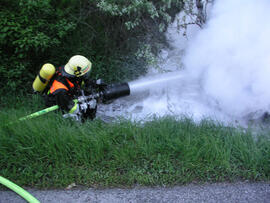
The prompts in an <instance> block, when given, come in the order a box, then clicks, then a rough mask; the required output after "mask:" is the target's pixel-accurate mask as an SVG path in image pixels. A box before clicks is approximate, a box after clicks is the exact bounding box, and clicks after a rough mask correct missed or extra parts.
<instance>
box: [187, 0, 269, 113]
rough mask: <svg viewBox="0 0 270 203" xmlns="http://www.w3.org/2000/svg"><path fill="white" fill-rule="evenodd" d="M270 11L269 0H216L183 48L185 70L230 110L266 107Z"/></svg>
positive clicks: (223, 106)
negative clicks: (203, 26)
mask: <svg viewBox="0 0 270 203" xmlns="http://www.w3.org/2000/svg"><path fill="white" fill-rule="evenodd" d="M269 10H270V1H269V0H257V1H254V0H226V1H222V0H217V1H216V3H215V5H214V7H213V10H212V12H211V15H210V20H209V21H208V23H207V24H206V26H205V28H204V29H202V30H201V31H200V32H199V33H198V34H197V36H196V37H195V38H194V39H193V40H192V41H191V42H190V44H189V47H188V49H187V50H186V54H185V57H184V64H185V67H186V70H187V72H188V73H189V74H190V76H191V77H193V78H196V80H199V81H200V82H201V85H202V89H203V91H204V93H205V94H206V95H207V97H210V98H212V99H214V100H215V101H216V102H217V104H218V105H219V107H220V108H221V109H222V111H224V112H225V113H227V114H228V115H232V116H242V115H245V114H247V113H249V112H252V111H257V110H261V109H263V110H268V109H269V104H270V89H269V87H270V78H269V77H270V21H269V19H270V13H269Z"/></svg>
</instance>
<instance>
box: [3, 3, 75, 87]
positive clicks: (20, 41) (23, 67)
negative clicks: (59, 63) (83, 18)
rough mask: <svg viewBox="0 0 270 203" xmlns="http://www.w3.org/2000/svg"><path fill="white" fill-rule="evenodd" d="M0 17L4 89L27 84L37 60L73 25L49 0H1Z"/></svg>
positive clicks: (48, 53) (45, 55) (56, 43)
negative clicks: (2, 2) (3, 0)
mask: <svg viewBox="0 0 270 203" xmlns="http://www.w3.org/2000/svg"><path fill="white" fill-rule="evenodd" d="M0 18H1V22H0V30H1V32H0V33H1V34H0V47H1V50H0V54H1V62H2V63H1V64H0V74H1V76H2V80H1V82H0V85H1V86H2V87H3V88H4V90H5V91H7V90H9V91H14V90H16V89H17V88H24V87H25V86H27V84H28V83H29V78H33V77H34V75H35V74H36V69H37V66H39V65H40V60H41V59H42V58H44V57H50V50H51V49H55V48H57V47H59V46H61V45H62V41H63V40H64V39H65V38H66V36H67V35H68V34H69V33H70V32H71V31H72V30H74V28H75V24H74V23H73V22H72V21H68V20H67V19H65V17H64V12H63V11H60V10H56V9H54V8H53V7H52V6H51V5H50V1H49V0H35V1H28V0H18V1H5V2H4V5H3V6H2V8H1V11H0ZM31 82H32V81H31ZM2 90H3V89H2Z"/></svg>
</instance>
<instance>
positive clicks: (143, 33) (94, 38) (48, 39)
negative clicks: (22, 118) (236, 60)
mask: <svg viewBox="0 0 270 203" xmlns="http://www.w3.org/2000/svg"><path fill="white" fill-rule="evenodd" d="M2 2H3V3H2V7H1V10H0V17H1V22H0V31H1V32H0V47H1V49H0V54H1V56H0V57H1V58H0V59H1V61H2V63H1V64H0V74H1V76H2V80H1V81H0V85H1V86H2V87H3V88H2V89H1V91H2V92H6V91H7V90H8V91H9V92H18V90H21V91H23V92H25V91H28V92H30V91H31V90H32V88H31V84H32V82H33V80H34V78H35V75H36V74H37V73H38V71H39V69H40V67H41V66H42V65H43V64H44V63H48V62H49V63H53V64H54V65H56V66H60V65H64V64H65V63H66V62H67V60H68V59H69V58H70V57H71V56H72V55H75V54H81V55H84V56H86V57H88V58H89V59H90V60H91V61H92V62H93V65H94V66H93V67H94V68H93V69H94V71H93V74H92V76H93V77H95V78H97V77H102V78H104V79H105V80H107V81H118V80H130V79H135V78H136V77H138V75H140V74H143V73H145V72H146V71H147V69H146V65H147V63H148V62H152V61H153V60H152V59H153V53H157V51H158V50H159V48H160V46H161V44H162V43H164V41H165V35H164V31H165V29H166V26H167V25H168V23H170V22H171V21H172V20H173V18H174V16H175V14H176V13H178V12H179V11H180V10H181V8H182V0H171V1H167V0H152V1H148V0H136V1H134V0H125V1H123V0H122V1H119V0H117V1H116V0H102V1H100V0H93V1H89V0H80V1H75V0H72V1H66V0H55V1H51V0H17V1H7V0H2ZM138 42H139V43H138ZM153 42H155V43H153ZM149 44H154V46H149ZM119 76H120V77H119Z"/></svg>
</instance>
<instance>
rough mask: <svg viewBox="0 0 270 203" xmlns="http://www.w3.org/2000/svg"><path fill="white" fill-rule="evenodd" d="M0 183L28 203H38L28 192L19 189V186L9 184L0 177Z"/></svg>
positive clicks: (8, 181) (9, 182)
mask: <svg viewBox="0 0 270 203" xmlns="http://www.w3.org/2000/svg"><path fill="white" fill-rule="evenodd" d="M0 183H1V184H3V185H4V186H6V187H8V188H9V189H11V190H12V191H14V192H16V193H17V194H18V195H20V196H21V197H22V198H24V199H25V200H26V201H28V202H30V203H39V201H38V200H37V199H36V198H35V197H33V196H32V195H31V194H30V193H29V192H27V191H26V190H24V189H23V188H21V187H20V186H18V185H16V184H15V183H13V182H11V181H10V180H8V179H6V178H4V177H2V176H0Z"/></svg>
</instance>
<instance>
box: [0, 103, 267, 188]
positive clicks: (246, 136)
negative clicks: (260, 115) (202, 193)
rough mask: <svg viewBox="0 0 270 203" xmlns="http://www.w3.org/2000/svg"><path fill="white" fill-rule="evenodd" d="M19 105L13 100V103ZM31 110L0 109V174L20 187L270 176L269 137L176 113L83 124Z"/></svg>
mask: <svg viewBox="0 0 270 203" xmlns="http://www.w3.org/2000/svg"><path fill="white" fill-rule="evenodd" d="M19 106H20V105H19ZM34 110H35V109H22V108H20V107H18V109H16V110H15V109H9V110H7V111H1V112H0V121H1V128H0V157H1V159H0V175H2V176H3V177H6V178H8V179H10V180H12V181H15V182H16V183H17V184H19V185H21V186H34V187H40V188H56V187H66V186H67V185H69V184H71V183H73V182H74V183H76V184H79V185H85V186H105V187H113V186H131V185H134V184H140V185H175V184H185V183H190V182H205V181H208V182H216V181H235V180H239V179H240V180H246V179H248V180H269V179H270V136H269V134H267V135H258V136H257V138H256V140H255V139H254V138H253V137H252V135H251V133H249V132H245V133H244V132H243V131H241V130H239V129H234V128H229V127H224V126H221V125H217V124H214V123H213V122H211V121H203V122H202V123H200V124H195V123H194V122H193V121H192V120H190V119H186V118H183V119H182V120H180V121H177V120H176V119H174V118H164V119H157V120H154V121H152V122H147V123H144V124H143V125H142V124H140V123H132V122H130V121H119V122H117V123H111V124H106V123H103V122H102V121H98V120H96V121H92V122H86V123H84V124H78V123H74V122H72V121H69V120H64V119H62V117H61V116H60V115H59V114H56V113H50V114H47V115H45V116H42V117H40V118H36V119H32V120H28V121H23V122H20V123H16V124H14V125H10V126H5V123H7V122H9V121H10V120H11V119H13V120H14V119H16V118H17V117H20V116H22V115H26V114H28V113H30V112H33V111H34Z"/></svg>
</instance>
